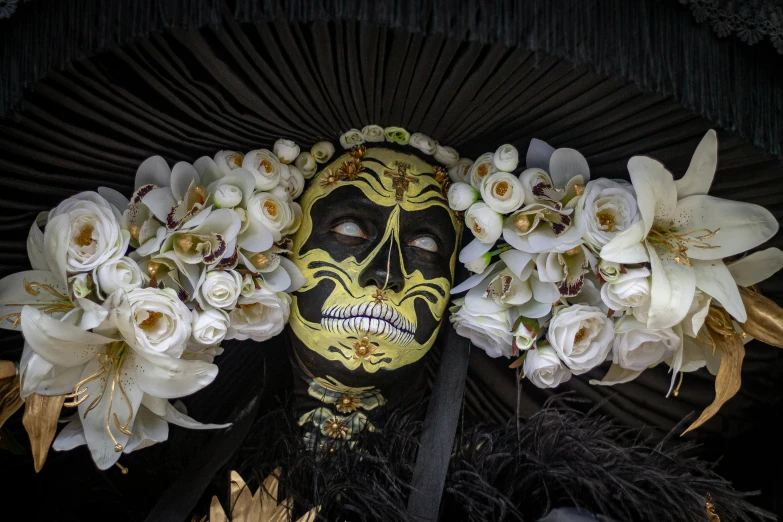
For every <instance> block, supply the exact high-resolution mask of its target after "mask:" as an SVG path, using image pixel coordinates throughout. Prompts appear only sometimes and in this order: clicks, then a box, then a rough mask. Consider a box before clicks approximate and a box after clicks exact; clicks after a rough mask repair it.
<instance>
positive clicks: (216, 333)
mask: <svg viewBox="0 0 783 522" xmlns="http://www.w3.org/2000/svg"><path fill="white" fill-rule="evenodd" d="M229 324H230V320H229V318H228V314H227V313H226V312H224V311H223V310H218V309H213V310H203V311H201V312H199V311H197V310H193V324H192V330H193V340H194V341H196V342H197V343H198V344H202V345H204V346H214V345H216V344H218V343H219V342H220V341H222V340H223V339H224V338H225V337H226V333H228V326H229Z"/></svg>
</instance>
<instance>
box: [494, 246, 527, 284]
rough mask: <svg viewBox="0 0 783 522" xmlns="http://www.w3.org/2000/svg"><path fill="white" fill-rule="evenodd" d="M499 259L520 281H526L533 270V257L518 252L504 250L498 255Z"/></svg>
mask: <svg viewBox="0 0 783 522" xmlns="http://www.w3.org/2000/svg"><path fill="white" fill-rule="evenodd" d="M499 257H500V259H501V261H503V262H504V263H506V266H507V267H508V268H509V269H510V270H511V272H513V273H514V275H515V276H517V277H518V278H519V279H521V280H522V281H525V280H527V278H528V277H529V276H530V272H531V271H532V270H533V263H531V261H532V260H533V256H531V255H530V254H528V253H527V252H520V251H519V250H506V251H505V252H502V253H501V254H500V256H499Z"/></svg>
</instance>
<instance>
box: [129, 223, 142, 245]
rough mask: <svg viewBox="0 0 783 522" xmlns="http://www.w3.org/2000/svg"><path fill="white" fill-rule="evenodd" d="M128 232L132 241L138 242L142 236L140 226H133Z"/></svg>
mask: <svg viewBox="0 0 783 522" xmlns="http://www.w3.org/2000/svg"><path fill="white" fill-rule="evenodd" d="M128 232H130V237H131V239H132V240H134V241H138V240H139V236H140V235H141V227H140V226H139V225H131V226H129V227H128Z"/></svg>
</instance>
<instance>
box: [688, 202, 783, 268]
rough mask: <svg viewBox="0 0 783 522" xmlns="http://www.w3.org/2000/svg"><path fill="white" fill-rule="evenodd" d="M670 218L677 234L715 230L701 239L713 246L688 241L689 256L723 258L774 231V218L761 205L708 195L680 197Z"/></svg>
mask: <svg viewBox="0 0 783 522" xmlns="http://www.w3.org/2000/svg"><path fill="white" fill-rule="evenodd" d="M674 222H675V226H676V227H677V233H678V234H688V233H691V235H692V236H698V235H700V234H704V233H705V231H706V230H710V231H713V232H714V231H715V230H718V233H717V234H715V236H714V237H711V238H709V239H706V240H705V241H706V242H707V243H709V244H710V245H712V246H714V247H715V248H698V247H696V246H693V245H692V244H690V245H689V248H688V252H687V253H688V257H690V258H691V259H723V258H724V257H728V256H733V255H735V254H740V253H742V252H746V251H748V250H750V249H751V248H754V247H756V246H758V245H760V244H762V243H764V242H765V241H767V240H768V239H770V238H771V237H772V236H774V235H775V234H776V233H777V231H778V222H777V220H776V219H775V217H774V216H773V215H772V213H771V212H770V211H769V210H767V209H765V208H764V207H761V206H759V205H753V204H751V203H742V202H740V201H730V200H728V199H721V198H714V197H712V196H690V197H687V198H685V199H682V200H680V201H679V202H678V203H677V212H676V215H675V216H674ZM700 231H701V232H700Z"/></svg>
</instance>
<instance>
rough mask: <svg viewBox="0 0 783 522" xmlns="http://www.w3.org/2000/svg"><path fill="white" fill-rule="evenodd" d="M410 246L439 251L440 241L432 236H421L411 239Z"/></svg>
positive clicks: (428, 250)
mask: <svg viewBox="0 0 783 522" xmlns="http://www.w3.org/2000/svg"><path fill="white" fill-rule="evenodd" d="M408 246H412V247H416V248H421V249H422V250H426V251H427V252H437V251H438V243H437V241H435V240H434V239H433V238H431V237H430V236H419V237H417V238H416V239H414V240H412V241H409V242H408Z"/></svg>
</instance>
